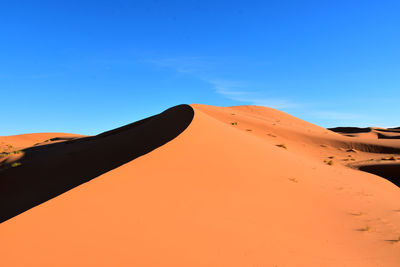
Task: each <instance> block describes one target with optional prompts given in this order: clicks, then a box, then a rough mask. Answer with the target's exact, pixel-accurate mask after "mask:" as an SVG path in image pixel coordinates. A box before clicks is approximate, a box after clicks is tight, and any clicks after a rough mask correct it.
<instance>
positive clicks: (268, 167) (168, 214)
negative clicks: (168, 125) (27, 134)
mask: <svg viewBox="0 0 400 267" xmlns="http://www.w3.org/2000/svg"><path fill="white" fill-rule="evenodd" d="M192 107H193V109H194V111H195V115H194V118H193V121H192V122H191V124H190V125H189V127H188V128H187V129H186V130H185V131H184V132H183V133H181V134H180V135H179V136H178V137H177V138H175V139H173V140H172V141H170V142H168V143H167V144H165V145H163V146H161V147H159V148H157V149H155V150H153V151H152V152H150V153H148V154H145V155H144V156H141V157H139V158H137V159H135V160H133V161H130V162H128V163H126V164H124V165H122V166H120V167H118V168H115V169H113V170H111V171H109V172H106V173H104V174H102V175H101V176H99V177H97V178H96V179H93V180H91V181H90V182H87V183H84V184H82V185H80V186H78V187H75V188H74V189H72V190H70V191H68V192H66V193H64V194H61V195H59V196H57V197H55V198H53V199H51V200H49V201H47V202H44V203H42V204H41V205H39V206H36V207H34V208H32V209H30V210H28V211H26V212H23V213H21V214H20V215H18V216H16V217H14V218H11V219H9V220H7V221H5V222H3V223H2V224H1V225H0V237H1V244H0V259H1V265H2V266H174V267H177V266H227V267H228V266H229V267H234V266H352V267H353V266H400V241H399V238H400V190H399V188H398V187H397V186H396V185H394V184H393V183H391V182H389V181H388V180H386V179H384V178H381V177H378V176H376V175H373V174H369V173H366V172H361V171H359V170H356V169H352V168H349V167H348V166H347V164H348V163H349V162H350V163H351V162H354V164H356V163H358V164H360V162H361V163H362V162H364V161H365V162H367V161H371V159H372V161H373V162H375V163H379V162H380V160H381V158H382V157H388V156H390V155H395V157H398V156H399V151H400V140H396V139H374V138H370V137H368V138H363V137H347V136H343V135H340V134H338V133H334V132H331V131H328V130H326V129H324V128H321V127H318V126H315V125H313V124H310V123H307V122H305V121H302V120H299V119H297V118H295V117H293V116H290V115H288V114H285V113H283V112H279V111H277V110H273V109H269V108H263V107H255V106H240V107H229V108H226V107H224V108H222V107H212V106H205V105H197V104H196V105H192ZM235 122H237V124H235ZM232 123H234V124H233V125H232ZM132 142H134V140H132ZM277 145H281V146H277ZM350 149H351V150H350ZM386 152H389V153H386ZM349 155H350V156H349ZM330 157H331V158H330ZM332 157H333V158H332ZM349 158H354V160H346V159H349ZM330 160H332V162H331V163H330V164H332V165H328V164H327V163H328V162H329V161H330ZM324 161H325V162H324ZM72 167H73V166H72ZM350 167H351V165H350ZM20 168H23V165H22V166H20ZM0 179H1V173H0ZM31 179H35V177H34V176H32V177H31ZM4 204H5V203H2V205H4Z"/></svg>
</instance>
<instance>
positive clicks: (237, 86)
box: [207, 79, 299, 109]
mask: <svg viewBox="0 0 400 267" xmlns="http://www.w3.org/2000/svg"><path fill="white" fill-rule="evenodd" d="M207 82H208V83H209V84H211V85H212V86H213V87H214V89H215V92H216V93H217V94H220V95H222V96H224V97H226V98H229V99H231V100H234V101H238V102H243V103H248V104H251V105H257V106H267V107H271V108H276V109H287V108H295V107H299V105H298V104H296V103H293V102H292V101H290V100H288V99H284V98H272V97H263V96H262V95H261V94H260V93H258V92H255V91H247V90H245V89H247V88H249V87H250V86H246V85H245V84H243V82H237V81H229V80H215V79H213V80H208V81H207Z"/></svg>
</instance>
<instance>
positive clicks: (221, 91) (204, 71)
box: [147, 57, 300, 109]
mask: <svg viewBox="0 0 400 267" xmlns="http://www.w3.org/2000/svg"><path fill="white" fill-rule="evenodd" d="M147 62H149V63H152V64H155V65H157V66H159V67H165V68H170V69H173V70H175V71H176V72H178V73H183V74H187V75H191V76H192V77H195V78H197V79H199V80H201V81H203V82H205V83H207V84H209V85H210V87H212V88H213V89H214V92H215V93H216V94H218V95H221V96H223V97H225V98H227V99H230V100H233V101H237V102H241V103H245V104H250V105H258V106H268V107H272V108H276V109H289V108H296V107H299V106H300V105H299V104H297V103H294V102H292V101H291V100H289V99H286V98H280V97H278V98H274V97H265V94H268V93H267V92H265V91H266V90H261V91H263V92H262V93H260V90H257V91H255V90H254V89H252V88H253V87H252V86H251V85H249V84H248V82H247V81H238V80H229V79H223V78H220V77H216V76H215V75H212V74H211V73H215V72H216V71H215V70H212V71H211V70H210V68H211V69H214V67H215V66H214V64H212V63H210V62H209V61H207V62H206V61H205V60H204V59H202V58H199V57H173V58H164V59H157V60H148V61H147Z"/></svg>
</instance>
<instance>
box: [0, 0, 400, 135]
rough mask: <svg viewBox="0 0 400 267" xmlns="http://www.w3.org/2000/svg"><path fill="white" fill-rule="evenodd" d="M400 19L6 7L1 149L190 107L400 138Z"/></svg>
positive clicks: (304, 8)
mask: <svg viewBox="0 0 400 267" xmlns="http://www.w3.org/2000/svg"><path fill="white" fill-rule="evenodd" d="M7 2H8V3H7ZM399 10H400V2H399V1H384V0H382V1H368V0H367V1H366V0H363V1H361V0H360V1H352V0H347V1H340V0H337V1H306V0H304V1H266V0H265V1H251V0H248V1H206V0H204V1H190V0H185V1H162V0H159V1H118V0H114V1H99V0H98V1H84V0H82V1H18V0H15V1H3V2H2V3H1V8H0V25H1V26H0V95H1V104H2V110H3V112H2V114H3V116H2V122H1V124H0V135H11V134H20V133H31V132H72V133H81V134H96V133H99V132H102V131H105V130H109V129H112V128H115V127H118V126H121V125H124V124H127V123H130V122H133V121H136V120H139V119H141V118H144V117H147V116H150V115H153V114H156V113H159V112H161V111H163V110H164V109H166V108H169V107H171V106H174V105H177V104H181V103H188V104H190V103H203V104H210V105H218V106H231V105H247V104H254V105H265V106H270V107H273V108H277V109H280V110H282V111H285V112H288V113H290V114H292V115H294V116H297V117H300V118H302V119H305V120H307V121H310V122H313V123H316V124H318V125H321V126H324V127H332V126H343V125H353V126H371V125H373V126H383V127H390V126H400V116H399V114H400V105H399V102H400V16H399Z"/></svg>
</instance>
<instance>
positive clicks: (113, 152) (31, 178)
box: [0, 105, 194, 222]
mask: <svg viewBox="0 0 400 267" xmlns="http://www.w3.org/2000/svg"><path fill="white" fill-rule="evenodd" d="M193 116H194V111H193V109H192V108H191V107H190V106H188V105H179V106H176V107H173V108H170V109H168V110H166V111H164V112H163V113H161V114H159V115H156V116H153V117H149V118H147V119H144V120H141V121H137V122H135V123H132V124H129V125H126V126H123V127H120V128H117V129H115V130H111V131H108V132H104V133H102V134H99V135H97V136H92V137H83V138H77V139H74V140H69V141H65V142H59V143H54V144H49V145H44V146H38V147H31V148H28V149H26V150H24V151H23V152H24V156H23V158H21V159H20V160H19V162H20V163H21V165H20V166H18V167H11V166H3V167H2V170H1V171H0V203H1V204H0V222H4V221H6V220H8V219H10V218H12V217H14V216H16V215H18V214H20V213H22V212H24V211H26V210H28V209H30V208H32V207H34V206H36V205H39V204H41V203H43V202H45V201H47V200H49V199H51V198H54V197H56V196H58V195H60V194H62V193H64V192H66V191H68V190H70V189H72V188H74V187H76V186H78V185H80V184H82V183H85V182H88V181H90V180H91V179H93V178H95V177H97V176H99V175H101V174H103V173H106V172H108V171H110V170H112V169H114V168H117V167H119V166H121V165H123V164H125V163H127V162H129V161H131V160H133V159H135V158H137V157H140V156H142V155H144V154H146V153H149V152H150V151H152V150H154V149H156V148H158V147H160V146H162V145H164V144H165V143H167V142H169V141H171V140H172V139H174V138H175V137H177V136H178V135H179V134H180V133H182V132H183V131H184V130H185V129H186V128H187V127H188V126H189V124H190V123H191V121H192V119H193Z"/></svg>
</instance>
